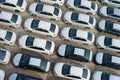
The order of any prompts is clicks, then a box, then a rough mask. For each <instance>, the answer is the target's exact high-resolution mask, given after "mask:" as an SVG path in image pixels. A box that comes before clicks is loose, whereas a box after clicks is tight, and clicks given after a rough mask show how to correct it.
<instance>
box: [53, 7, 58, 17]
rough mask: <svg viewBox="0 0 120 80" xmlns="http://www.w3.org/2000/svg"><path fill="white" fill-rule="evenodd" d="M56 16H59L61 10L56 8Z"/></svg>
mask: <svg viewBox="0 0 120 80" xmlns="http://www.w3.org/2000/svg"><path fill="white" fill-rule="evenodd" d="M54 14H55V15H56V16H58V14H59V9H58V8H55V10H54Z"/></svg>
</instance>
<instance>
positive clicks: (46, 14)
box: [38, 12, 53, 19]
mask: <svg viewBox="0 0 120 80" xmlns="http://www.w3.org/2000/svg"><path fill="white" fill-rule="evenodd" d="M38 14H39V15H40V16H41V17H46V18H49V19H50V18H52V17H53V15H52V14H51V13H48V12H39V13H38Z"/></svg>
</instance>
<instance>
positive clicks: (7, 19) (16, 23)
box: [0, 11, 22, 27]
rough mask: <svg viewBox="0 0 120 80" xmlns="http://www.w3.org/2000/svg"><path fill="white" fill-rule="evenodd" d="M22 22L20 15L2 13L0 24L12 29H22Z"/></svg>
mask: <svg viewBox="0 0 120 80" xmlns="http://www.w3.org/2000/svg"><path fill="white" fill-rule="evenodd" d="M21 22H22V18H21V16H20V15H17V14H13V13H10V12H6V11H0V24H3V25H6V26H11V27H20V25H21Z"/></svg>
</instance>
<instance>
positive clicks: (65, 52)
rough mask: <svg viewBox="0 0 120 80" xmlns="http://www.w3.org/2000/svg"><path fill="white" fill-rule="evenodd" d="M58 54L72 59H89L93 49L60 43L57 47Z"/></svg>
mask: <svg viewBox="0 0 120 80" xmlns="http://www.w3.org/2000/svg"><path fill="white" fill-rule="evenodd" d="M58 55H59V56H60V57H65V58H70V59H74V60H80V61H91V60H92V56H93V51H92V50H89V49H85V48H79V47H76V46H72V45H66V44H61V45H60V46H59V47H58Z"/></svg>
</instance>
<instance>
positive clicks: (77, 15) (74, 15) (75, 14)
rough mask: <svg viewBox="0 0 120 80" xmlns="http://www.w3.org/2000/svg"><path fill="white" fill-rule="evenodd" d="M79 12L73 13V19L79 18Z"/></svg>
mask: <svg viewBox="0 0 120 80" xmlns="http://www.w3.org/2000/svg"><path fill="white" fill-rule="evenodd" d="M78 17H79V14H78V13H72V15H71V20H78Z"/></svg>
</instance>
